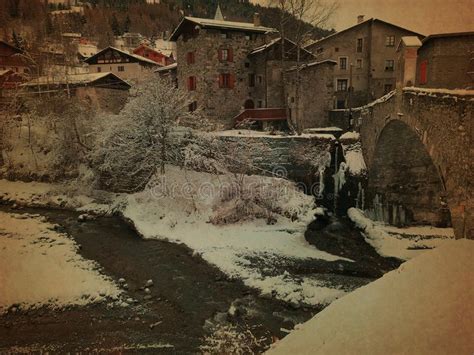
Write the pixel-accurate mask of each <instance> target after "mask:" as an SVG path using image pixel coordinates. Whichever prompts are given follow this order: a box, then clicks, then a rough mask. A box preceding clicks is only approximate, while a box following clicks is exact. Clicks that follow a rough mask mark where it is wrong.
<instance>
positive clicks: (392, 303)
mask: <svg viewBox="0 0 474 355" xmlns="http://www.w3.org/2000/svg"><path fill="white" fill-rule="evenodd" d="M473 259H474V241H472V240H466V239H463V240H456V241H453V240H451V241H449V242H447V243H445V244H443V245H442V246H440V247H439V248H437V249H436V250H431V251H428V252H426V253H424V254H423V255H420V256H419V257H416V258H414V259H412V260H410V261H408V262H406V263H404V264H403V265H402V266H400V268H399V269H398V270H394V271H392V272H389V273H387V274H385V275H384V276H383V277H382V278H381V279H379V280H377V281H375V282H373V283H371V284H369V285H367V286H364V287H361V288H359V289H358V290H356V291H354V292H352V293H351V294H349V295H347V296H345V297H342V298H341V299H339V300H337V301H335V302H333V303H332V304H331V305H330V306H328V307H327V308H326V309H324V310H323V311H322V312H320V313H318V314H317V315H316V316H315V317H314V318H312V319H311V320H310V321H308V322H306V323H305V324H303V325H301V326H299V327H296V328H297V329H296V330H295V331H294V332H292V333H291V334H289V335H288V336H287V337H285V338H284V339H283V340H282V341H280V342H279V343H277V344H276V346H275V347H274V348H273V349H272V350H271V351H269V353H270V354H472V353H473V351H474V331H473V329H474V307H473V306H472V300H473V299H474V287H473V277H474V274H473V269H472V261H473Z"/></svg>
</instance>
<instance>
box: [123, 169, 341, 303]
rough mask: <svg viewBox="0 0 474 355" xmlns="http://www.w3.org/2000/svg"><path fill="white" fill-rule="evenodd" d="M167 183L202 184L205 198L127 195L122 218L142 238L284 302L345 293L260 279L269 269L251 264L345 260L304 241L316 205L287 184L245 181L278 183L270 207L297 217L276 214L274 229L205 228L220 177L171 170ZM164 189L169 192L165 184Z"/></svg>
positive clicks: (255, 223) (308, 281)
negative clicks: (176, 247)
mask: <svg viewBox="0 0 474 355" xmlns="http://www.w3.org/2000/svg"><path fill="white" fill-rule="evenodd" d="M167 178H168V179H169V181H172V182H173V185H174V186H184V184H186V183H187V184H188V185H187V186H195V187H197V186H202V185H200V184H201V183H205V185H204V186H205V187H206V193H196V194H193V196H194V197H193V200H191V199H189V198H186V196H183V195H180V194H176V193H175V194H167V195H165V194H163V193H162V190H161V188H158V190H157V188H155V189H154V190H151V191H150V190H147V191H144V192H141V193H138V194H134V195H131V196H128V197H127V203H126V207H125V208H124V210H123V215H124V216H125V217H126V218H129V219H130V220H131V221H133V223H134V225H135V227H136V228H137V230H138V231H139V232H140V234H142V235H143V236H144V237H145V238H157V239H167V240H170V241H173V242H177V243H184V244H186V245H187V246H188V247H190V248H191V249H193V250H194V251H195V252H196V253H198V254H200V255H201V256H202V257H203V258H204V259H205V260H206V261H208V262H209V263H211V264H214V265H216V266H217V267H219V269H221V270H222V271H223V272H225V273H226V274H227V275H229V276H231V277H235V278H240V279H242V280H243V281H244V283H245V284H246V285H247V286H250V287H253V288H257V289H259V290H260V291H261V293H262V294H264V295H273V296H274V297H277V298H279V299H281V300H284V301H287V302H291V303H305V304H310V305H317V304H328V303H330V302H331V301H333V300H334V299H336V298H338V297H340V296H342V295H343V294H344V293H345V292H344V291H343V290H342V289H339V288H334V287H327V286H326V285H325V283H323V282H322V281H320V280H315V279H312V278H309V277H298V278H294V277H292V275H290V274H289V273H287V272H285V271H281V270H280V272H279V274H278V275H274V276H264V275H263V272H265V271H270V270H262V269H261V265H253V263H252V261H251V260H252V258H254V257H258V256H260V257H263V258H265V260H266V261H267V263H266V265H272V264H273V263H272V260H275V261H277V260H278V259H281V258H288V259H293V260H304V259H319V260H326V261H335V260H347V259H341V258H339V257H337V256H334V255H331V254H328V253H326V252H323V251H319V250H317V249H316V248H315V247H313V246H311V245H309V244H308V243H307V242H306V240H305V239H304V231H305V230H306V226H307V225H308V223H309V222H310V221H311V220H312V219H313V218H314V213H315V206H314V202H313V199H312V197H310V196H307V195H304V194H303V193H301V192H299V191H297V190H296V189H295V187H294V185H293V184H292V183H289V182H287V181H283V180H281V179H275V178H264V177H250V179H253V178H256V179H258V180H259V182H258V183H261V181H264V182H273V183H274V184H273V185H272V188H275V186H278V184H283V187H284V189H283V190H282V195H277V196H275V203H278V204H279V206H280V207H281V209H282V210H284V211H291V213H290V214H291V215H295V216H297V219H296V220H294V221H291V220H290V219H289V218H287V217H284V216H281V215H280V216H278V219H277V221H276V223H275V224H273V225H268V224H267V223H266V221H265V220H262V219H260V220H252V221H247V222H242V223H237V224H231V225H223V226H222V225H220V226H216V225H213V224H211V223H209V219H210V218H211V217H212V216H213V215H214V213H215V212H216V211H215V208H214V206H216V203H215V199H216V198H218V192H219V191H220V188H221V187H222V186H223V185H225V184H226V179H225V177H222V176H220V177H216V176H213V175H210V174H203V173H196V172H188V173H187V175H186V176H184V175H183V173H182V171H180V170H177V169H176V168H172V169H170V170H169V171H168V173H167ZM227 182H228V181H227ZM252 183H257V182H255V181H250V182H248V184H249V185H250V184H252ZM167 187H168V188H167V190H168V191H169V190H170V189H169V187H170V186H169V183H168V185H167ZM280 187H281V186H280ZM153 191H154V192H153ZM156 191H159V193H156ZM190 191H192V188H191V189H190ZM266 267H267V268H268V267H271V266H266Z"/></svg>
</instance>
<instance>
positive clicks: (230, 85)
mask: <svg viewBox="0 0 474 355" xmlns="http://www.w3.org/2000/svg"><path fill="white" fill-rule="evenodd" d="M234 83H235V76H234V75H233V74H229V88H231V89H233V88H234Z"/></svg>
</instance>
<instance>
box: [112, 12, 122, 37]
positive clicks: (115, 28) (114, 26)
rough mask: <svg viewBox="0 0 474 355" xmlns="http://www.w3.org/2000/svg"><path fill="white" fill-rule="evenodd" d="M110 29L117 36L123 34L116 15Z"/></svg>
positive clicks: (113, 16)
mask: <svg viewBox="0 0 474 355" xmlns="http://www.w3.org/2000/svg"><path fill="white" fill-rule="evenodd" d="M110 27H111V28H112V32H113V33H114V35H115V36H120V35H121V34H122V32H121V31H120V25H119V23H118V20H117V17H116V16H115V14H113V15H112V23H111V24H110Z"/></svg>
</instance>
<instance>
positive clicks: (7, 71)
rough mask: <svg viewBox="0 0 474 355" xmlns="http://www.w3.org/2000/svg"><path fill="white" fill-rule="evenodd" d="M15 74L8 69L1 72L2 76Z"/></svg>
mask: <svg viewBox="0 0 474 355" xmlns="http://www.w3.org/2000/svg"><path fill="white" fill-rule="evenodd" d="M10 73H13V70H11V69H6V70H0V76H4V75H6V74H10Z"/></svg>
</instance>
